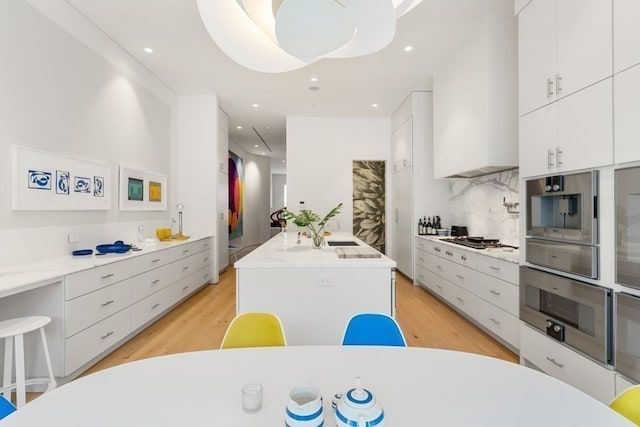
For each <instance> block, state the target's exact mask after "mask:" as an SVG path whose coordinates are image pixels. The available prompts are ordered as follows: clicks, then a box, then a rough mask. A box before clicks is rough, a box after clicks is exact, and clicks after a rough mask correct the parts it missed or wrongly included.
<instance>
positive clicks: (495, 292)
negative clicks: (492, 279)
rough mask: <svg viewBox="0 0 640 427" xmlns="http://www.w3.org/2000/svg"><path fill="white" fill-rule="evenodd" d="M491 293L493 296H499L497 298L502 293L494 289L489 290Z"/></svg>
mask: <svg viewBox="0 0 640 427" xmlns="http://www.w3.org/2000/svg"><path fill="white" fill-rule="evenodd" d="M489 292H490V293H492V294H493V295H495V296H497V297H499V296H500V292H498V291H494V290H493V289H489Z"/></svg>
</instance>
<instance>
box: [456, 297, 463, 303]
mask: <svg viewBox="0 0 640 427" xmlns="http://www.w3.org/2000/svg"><path fill="white" fill-rule="evenodd" d="M456 299H457V300H458V301H460V302H461V303H463V304H464V300H463V299H462V298H460V297H456Z"/></svg>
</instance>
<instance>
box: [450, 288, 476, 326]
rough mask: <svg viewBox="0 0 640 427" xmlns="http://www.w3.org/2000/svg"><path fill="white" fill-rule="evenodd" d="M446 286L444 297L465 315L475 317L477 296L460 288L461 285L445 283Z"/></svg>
mask: <svg viewBox="0 0 640 427" xmlns="http://www.w3.org/2000/svg"><path fill="white" fill-rule="evenodd" d="M446 286H447V290H446V291H445V297H446V298H447V300H449V302H451V304H452V305H453V306H454V307H456V308H457V309H458V310H460V311H462V312H463V313H465V314H466V315H467V316H469V317H472V318H475V317H476V312H477V306H478V297H477V296H475V295H474V294H472V293H471V292H469V291H467V290H466V289H462V288H461V287H459V286H457V285H454V284H453V283H446Z"/></svg>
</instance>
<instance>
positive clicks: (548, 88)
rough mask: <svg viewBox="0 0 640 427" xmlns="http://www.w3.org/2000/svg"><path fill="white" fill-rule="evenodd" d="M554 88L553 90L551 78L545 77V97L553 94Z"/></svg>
mask: <svg viewBox="0 0 640 427" xmlns="http://www.w3.org/2000/svg"><path fill="white" fill-rule="evenodd" d="M554 93H555V92H554V90H553V79H551V78H548V79H547V98H551V97H552V96H553V95H554Z"/></svg>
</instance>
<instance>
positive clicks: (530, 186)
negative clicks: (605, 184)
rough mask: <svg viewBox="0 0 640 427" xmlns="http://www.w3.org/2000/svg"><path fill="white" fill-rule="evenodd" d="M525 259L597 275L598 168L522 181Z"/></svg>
mask: <svg viewBox="0 0 640 427" xmlns="http://www.w3.org/2000/svg"><path fill="white" fill-rule="evenodd" d="M526 197H527V210H526V227H527V229H526V239H525V246H526V260H527V262H529V263H530V264H535V265H540V266H543V267H547V268H551V269H554V270H558V271H562V272H567V273H572V274H577V275H580V276H585V277H589V278H594V279H596V278H598V275H599V272H598V171H589V172H582V173H576V174H571V175H555V176H547V177H544V178H537V179H531V180H528V181H527V182H526Z"/></svg>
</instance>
